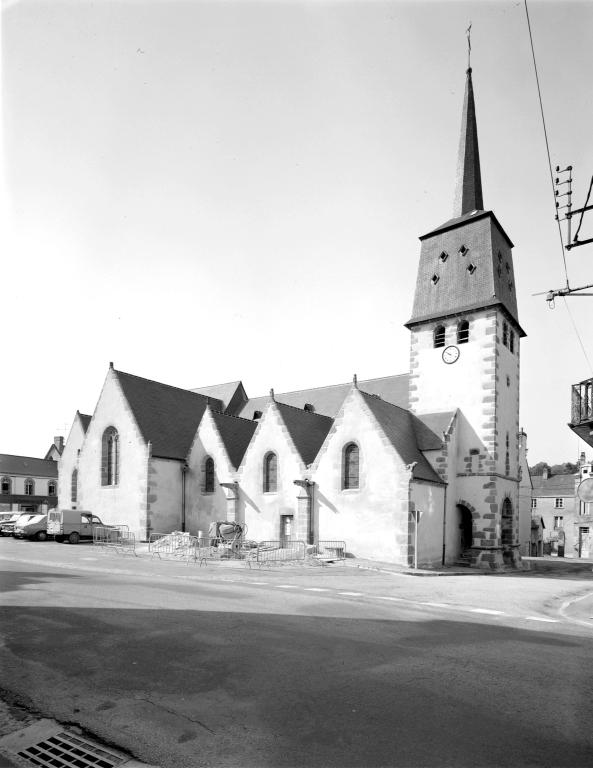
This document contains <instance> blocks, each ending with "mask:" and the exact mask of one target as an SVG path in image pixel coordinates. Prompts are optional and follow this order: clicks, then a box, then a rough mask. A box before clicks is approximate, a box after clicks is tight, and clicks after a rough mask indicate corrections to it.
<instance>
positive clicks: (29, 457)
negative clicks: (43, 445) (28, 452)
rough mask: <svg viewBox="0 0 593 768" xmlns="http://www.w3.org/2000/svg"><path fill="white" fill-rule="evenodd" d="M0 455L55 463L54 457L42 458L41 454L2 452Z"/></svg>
mask: <svg viewBox="0 0 593 768" xmlns="http://www.w3.org/2000/svg"><path fill="white" fill-rule="evenodd" d="M0 456H10V458H11V459H35V461H51V462H52V463H54V464H55V462H54V460H53V459H42V458H41V457H40V456H25V455H23V454H20V453H0Z"/></svg>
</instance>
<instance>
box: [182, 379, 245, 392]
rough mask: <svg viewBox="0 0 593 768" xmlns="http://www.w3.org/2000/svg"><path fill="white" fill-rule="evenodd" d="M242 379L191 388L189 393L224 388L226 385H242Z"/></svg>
mask: <svg viewBox="0 0 593 768" xmlns="http://www.w3.org/2000/svg"><path fill="white" fill-rule="evenodd" d="M242 383H243V380H242V379H233V380H232V381H221V382H220V384H205V385H204V386H203V387H192V389H190V390H189V391H190V392H193V390H194V389H210V388H211V387H226V386H227V384H242Z"/></svg>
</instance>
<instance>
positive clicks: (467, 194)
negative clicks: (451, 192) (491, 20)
mask: <svg viewBox="0 0 593 768" xmlns="http://www.w3.org/2000/svg"><path fill="white" fill-rule="evenodd" d="M466 75H467V79H466V82H465V97H464V99H463V114H462V118H461V136H460V139H459V154H458V157H457V179H456V188H455V205H454V209H453V216H454V217H455V218H458V217H459V216H463V215H464V214H466V213H471V212H472V211H481V210H482V209H483V208H484V202H483V200H482V177H481V174H480V151H479V149H478V126H477V124H476V105H475V103H474V88H473V85H472V70H471V67H469V68H468V70H467V72H466Z"/></svg>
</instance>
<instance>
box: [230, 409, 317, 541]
mask: <svg viewBox="0 0 593 768" xmlns="http://www.w3.org/2000/svg"><path fill="white" fill-rule="evenodd" d="M269 451H273V452H274V453H275V454H276V456H277V457H278V490H277V491H276V493H264V491H263V465H264V457H265V455H266V454H267V453H268V452H269ZM305 475H306V468H305V465H304V464H303V461H302V460H301V458H300V456H299V454H298V452H297V450H296V448H295V447H294V443H293V442H292V439H291V438H290V436H289V434H288V430H287V429H286V427H285V425H284V422H283V421H282V418H281V416H280V413H279V412H278V409H277V408H276V405H275V403H273V402H271V403H269V404H268V406H267V408H266V410H265V411H264V413H263V415H262V417H261V420H260V423H259V425H258V428H257V430H256V432H255V434H254V435H253V438H252V440H251V443H250V445H249V448H248V449H247V451H246V453H245V456H244V458H243V461H242V463H241V466H240V467H239V470H238V473H237V479H238V480H239V484H240V502H241V505H242V507H243V508H244V512H243V514H244V520H245V522H246V523H247V527H248V534H247V535H248V537H249V538H250V539H256V540H257V541H262V540H271V541H277V540H278V539H279V537H280V520H281V516H282V515H294V518H295V521H296V518H297V497H298V495H299V492H300V488H299V487H298V486H296V485H295V484H294V481H295V480H301V479H303V478H304V477H305Z"/></svg>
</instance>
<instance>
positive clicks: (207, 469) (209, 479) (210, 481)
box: [204, 456, 214, 493]
mask: <svg viewBox="0 0 593 768" xmlns="http://www.w3.org/2000/svg"><path fill="white" fill-rule="evenodd" d="M213 492H214V459H213V458H211V457H210V456H207V457H206V461H205V462H204V493H213Z"/></svg>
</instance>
